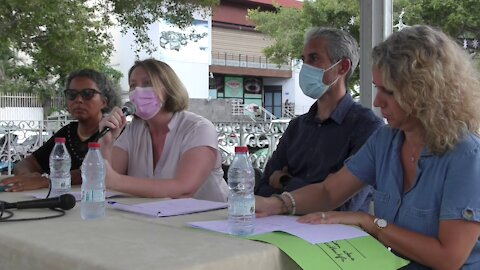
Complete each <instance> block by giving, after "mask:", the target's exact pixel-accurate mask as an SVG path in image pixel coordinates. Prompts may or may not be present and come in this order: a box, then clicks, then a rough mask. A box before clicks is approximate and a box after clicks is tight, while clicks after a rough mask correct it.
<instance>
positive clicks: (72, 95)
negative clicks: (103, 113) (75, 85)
mask: <svg viewBox="0 0 480 270" xmlns="http://www.w3.org/2000/svg"><path fill="white" fill-rule="evenodd" d="M63 93H64V94H65V97H66V98H67V99H68V100H75V99H76V98H77V96H78V95H80V96H81V97H82V98H83V99H84V100H90V99H92V98H93V96H95V94H99V95H101V94H102V93H100V92H99V91H97V90H95V89H91V88H85V89H82V90H80V91H77V90H74V89H67V90H65V91H63Z"/></svg>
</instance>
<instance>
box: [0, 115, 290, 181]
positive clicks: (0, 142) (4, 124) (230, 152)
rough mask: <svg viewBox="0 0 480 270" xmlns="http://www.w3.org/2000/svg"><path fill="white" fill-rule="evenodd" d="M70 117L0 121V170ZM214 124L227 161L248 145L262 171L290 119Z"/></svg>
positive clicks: (5, 171) (8, 167) (9, 167)
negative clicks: (239, 148)
mask: <svg viewBox="0 0 480 270" xmlns="http://www.w3.org/2000/svg"><path fill="white" fill-rule="evenodd" d="M70 121H71V120H68V119H61V120H42V121H0V174H8V175H10V174H12V169H13V166H14V163H15V162H17V161H19V160H21V159H23V158H25V157H26V156H27V155H30V154H31V153H32V152H33V151H35V150H36V149H37V148H39V147H40V146H41V145H42V144H43V143H44V142H46V141H47V140H48V139H49V138H50V137H51V136H52V135H53V133H55V132H56V131H58V130H59V129H60V128H61V127H62V126H64V125H66V124H68V123H69V122H70ZM214 125H215V128H216V130H217V135H218V146H219V150H220V152H221V155H222V162H223V163H224V164H227V165H229V164H230V163H231V162H232V160H233V157H234V154H235V152H234V148H235V146H248V147H249V149H250V151H251V153H250V159H251V161H252V164H253V165H254V167H255V168H259V169H261V170H262V171H263V169H264V168H265V164H266V162H267V161H268V159H269V158H270V156H271V154H272V153H273V151H275V149H276V147H277V144H278V140H279V139H280V137H281V136H282V134H283V132H284V131H285V129H286V128H287V126H288V122H283V121H282V122H271V121H257V122H254V121H248V122H218V123H214Z"/></svg>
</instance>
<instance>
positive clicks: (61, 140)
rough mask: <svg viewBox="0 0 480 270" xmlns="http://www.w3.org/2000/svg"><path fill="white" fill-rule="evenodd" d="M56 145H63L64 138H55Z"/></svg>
mask: <svg viewBox="0 0 480 270" xmlns="http://www.w3.org/2000/svg"><path fill="white" fill-rule="evenodd" d="M55 142H56V143H65V142H66V139H65V138H64V137H55Z"/></svg>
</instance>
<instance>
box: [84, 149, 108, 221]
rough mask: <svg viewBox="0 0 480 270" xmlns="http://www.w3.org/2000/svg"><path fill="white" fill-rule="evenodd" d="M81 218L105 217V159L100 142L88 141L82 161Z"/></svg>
mask: <svg viewBox="0 0 480 270" xmlns="http://www.w3.org/2000/svg"><path fill="white" fill-rule="evenodd" d="M81 171H82V203H81V209H80V214H81V216H82V219H84V220H89V219H97V218H102V217H105V173H106V171H105V161H104V160H103V157H102V153H100V144H99V143H96V142H90V143H88V152H87V155H86V156H85V158H84V159H83V163H82V168H81Z"/></svg>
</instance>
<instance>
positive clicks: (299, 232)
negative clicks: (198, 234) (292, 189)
mask: <svg viewBox="0 0 480 270" xmlns="http://www.w3.org/2000/svg"><path fill="white" fill-rule="evenodd" d="M297 219H298V217H292V216H270V217H264V218H256V219H255V231H254V233H253V235H257V234H263V233H268V232H274V231H281V232H286V233H289V234H292V235H295V236H297V237H300V238H302V239H304V240H305V241H308V242H310V243H312V244H318V243H326V242H331V241H336V240H342V239H352V238H357V237H362V236H367V235H368V234H367V233H366V232H364V231H362V230H361V229H359V228H357V227H353V226H348V225H342V224H304V223H299V222H297ZM188 224H189V225H190V226H192V227H196V228H202V229H206V230H211V231H216V232H221V233H227V234H229V233H230V230H229V226H228V221H227V220H213V221H196V222H189V223H188Z"/></svg>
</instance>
